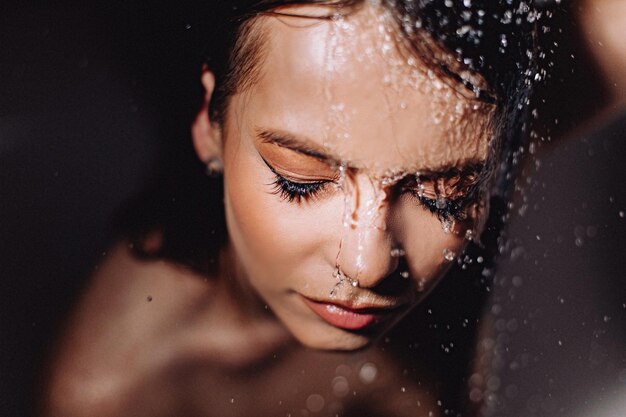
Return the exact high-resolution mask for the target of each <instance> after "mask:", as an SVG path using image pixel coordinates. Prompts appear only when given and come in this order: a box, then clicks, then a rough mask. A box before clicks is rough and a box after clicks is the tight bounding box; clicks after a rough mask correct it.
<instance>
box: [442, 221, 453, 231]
mask: <svg viewBox="0 0 626 417" xmlns="http://www.w3.org/2000/svg"><path fill="white" fill-rule="evenodd" d="M441 227H442V228H443V232H444V233H445V234H449V233H450V232H452V229H454V220H452V219H443V220H442V221H441Z"/></svg>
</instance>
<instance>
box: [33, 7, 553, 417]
mask: <svg viewBox="0 0 626 417" xmlns="http://www.w3.org/2000/svg"><path fill="white" fill-rule="evenodd" d="M236 3H238V4H233V3H229V4H228V6H217V7H218V8H219V7H222V8H224V9H225V10H219V13H218V15H219V16H220V21H221V22H224V25H223V26H221V27H218V28H216V29H217V30H216V31H215V32H216V33H218V31H219V33H220V34H221V36H219V43H216V45H213V47H212V48H211V59H210V60H209V61H208V62H207V64H206V65H205V67H204V69H203V72H202V76H201V80H202V85H203V87H204V100H203V105H202V107H201V108H200V111H199V112H198V114H197V117H196V118H195V121H194V122H193V126H192V139H193V145H194V148H195V150H196V153H197V155H198V157H199V158H200V160H202V161H203V163H204V164H206V166H207V170H208V172H209V174H210V175H211V176H212V177H216V176H217V177H219V178H218V179H217V180H216V179H214V180H212V181H211V185H210V187H212V188H213V190H212V191H213V193H212V194H209V193H208V186H206V185H205V186H204V188H205V190H200V191H198V190H196V189H194V192H193V193H191V196H192V197H191V201H190V203H189V205H187V201H189V200H186V199H185V198H178V197H177V196H178V194H169V193H170V192H171V191H170V190H168V191H167V192H164V193H163V194H164V196H163V197H164V198H160V197H159V198H149V199H148V200H149V201H150V202H151V203H150V204H151V205H152V206H153V209H156V208H159V207H162V206H164V205H165V206H174V207H175V209H174V211H170V210H169V209H168V208H166V209H164V210H162V211H161V213H165V214H164V215H163V216H162V217H156V218H152V217H150V216H148V215H146V212H145V211H144V210H136V211H135V213H139V214H135V217H133V216H130V217H129V218H128V220H127V221H126V223H125V224H126V227H125V229H124V230H125V235H124V239H122V240H121V241H120V242H119V243H118V244H117V245H116V246H115V247H114V248H112V250H111V251H109V253H108V255H107V258H106V259H105V261H104V262H103V264H102V265H100V266H99V268H98V270H97V272H96V273H95V274H94V276H93V278H92V281H91V284H90V285H89V287H88V288H87V290H86V293H85V294H84V296H83V297H82V299H81V301H80V302H79V304H78V306H77V308H76V312H75V314H74V315H73V317H72V319H71V320H70V322H69V324H68V327H67V330H66V332H65V334H64V335H63V336H62V338H61V341H60V344H59V348H58V350H57V352H56V354H55V355H54V357H53V360H52V362H51V367H50V376H49V378H48V382H47V385H46V387H47V389H46V396H45V399H44V401H43V405H42V410H43V413H44V414H47V415H59V416H61V415H62V416H71V415H83V414H85V415H93V414H94V410H97V413H98V415H116V416H118V415H276V414H284V415H300V414H302V415H306V414H308V413H313V414H315V413H317V414H318V415H336V414H341V415H350V414H355V415H420V414H421V415H444V414H450V413H457V412H459V410H460V408H459V407H460V405H459V404H456V403H453V401H454V400H456V402H457V403H463V402H464V399H465V398H466V396H465V395H464V394H463V395H462V396H460V397H459V396H458V392H459V388H460V387H459V385H466V383H465V380H464V379H462V377H461V376H463V375H465V374H466V373H467V371H468V365H467V362H468V360H467V359H468V355H469V354H470V353H471V352H472V350H473V349H472V340H473V338H471V337H470V336H468V337H466V338H464V339H461V343H462V344H464V345H465V346H461V347H459V346H456V347H455V345H454V341H455V340H456V339H447V341H445V342H443V341H444V340H445V339H446V338H448V336H449V335H447V336H443V337H441V336H440V338H441V343H439V341H437V342H435V341H434V340H432V339H431V340H429V341H425V340H421V339H419V338H417V339H416V338H415V337H414V336H415V335H414V334H412V333H413V332H415V326H413V330H411V331H409V329H410V327H408V325H407V324H406V323H407V322H409V323H414V322H412V321H410V320H408V319H407V320H405V324H404V325H403V327H402V328H401V331H400V332H396V333H395V335H394V334H389V333H387V332H388V331H389V329H390V328H391V327H393V326H394V325H395V324H397V323H398V322H399V321H400V319H402V318H403V317H404V316H406V315H407V314H408V313H409V312H410V311H411V310H412V308H413V307H415V306H416V305H417V303H418V302H419V301H420V300H422V299H423V298H424V297H425V295H426V294H427V293H429V292H430V291H431V290H432V289H433V288H434V286H435V284H436V283H438V282H439V281H441V279H442V278H443V277H444V275H446V276H448V278H449V277H450V276H451V275H455V276H456V277H464V278H465V280H464V282H452V284H449V285H448V287H449V288H450V287H452V288H455V289H456V290H457V291H458V290H459V289H462V291H468V289H471V288H476V287H475V283H476V282H479V280H480V279H481V278H482V276H481V275H480V274H479V273H480V272H481V271H482V272H483V275H488V271H483V266H484V265H485V264H486V263H487V262H488V260H489V259H488V255H489V250H483V249H481V248H480V245H479V243H481V238H480V236H481V235H483V240H482V242H483V243H487V244H488V243H489V236H490V235H493V232H494V226H493V225H494V224H497V223H498V220H499V219H500V218H501V213H498V212H497V210H492V211H491V217H492V222H491V223H490V226H487V225H488V216H489V211H490V210H489V208H490V207H489V206H490V204H489V203H490V201H492V202H498V201H501V200H502V198H503V197H505V194H506V190H507V189H508V184H509V183H510V182H511V178H512V165H513V164H514V163H515V161H516V160H517V158H518V157H519V155H518V153H519V151H518V149H519V147H520V140H521V139H522V137H523V130H524V129H523V126H524V125H523V122H524V115H525V113H526V103H527V97H528V94H529V90H530V85H531V83H530V80H531V79H534V78H537V77H540V75H541V74H539V73H537V71H536V69H535V67H534V61H533V57H534V53H535V52H536V49H535V46H534V38H533V36H534V31H533V27H534V26H535V24H536V20H537V19H538V18H539V17H540V14H539V13H537V12H536V11H535V10H534V9H532V8H530V7H529V6H528V5H527V4H526V3H525V2H518V1H506V2H497V3H496V2H493V1H490V0H489V1H487V0H486V1H482V2H478V1H473V2H469V1H467V2H463V4H460V3H459V4H456V3H453V2H433V1H419V2H413V1H405V2H369V1H368V2H366V1H333V2H323V1H322V2H320V1H309V2H306V1H302V2H292V1H284V2H281V1H275V2H243V1H242V2H236ZM512 3H513V4H512ZM212 39H214V40H215V39H218V36H213V37H212ZM178 168H179V169H180V167H178ZM194 181H195V180H194ZM173 184H174V188H178V189H179V190H180V189H185V190H188V189H191V186H190V185H189V183H187V182H184V183H183V182H181V179H180V177H179V178H177V179H176V181H174V182H173ZM222 187H223V191H222ZM222 192H223V206H221V205H220V204H221V203H222V198H221V196H220V195H219V194H217V193H222ZM197 193H205V194H207V195H209V196H210V199H211V201H212V203H211V205H209V204H207V205H206V206H204V207H201V210H200V212H205V213H208V215H209V216H210V217H211V218H210V219H209V221H206V219H204V222H205V225H204V227H200V226H199V224H200V223H202V222H203V220H201V219H202V218H201V217H189V216H182V215H181V212H180V211H178V212H177V211H176V210H178V207H180V206H184V210H185V212H189V211H192V210H193V209H192V208H190V207H192V206H194V205H196V204H198V203H197V201H199V200H200V199H201V196H200V195H199V194H197ZM188 195H189V194H188ZM193 200H195V201H193ZM159 205H160V206H159ZM201 206H202V204H201ZM157 212H158V210H157ZM205 216H206V215H205ZM181 217H182V218H181ZM196 226H198V227H196ZM224 227H225V228H226V230H227V231H225V230H224ZM205 240H206V241H205ZM468 245H469V246H468ZM488 246H489V245H488ZM491 246H492V245H491ZM452 266H454V268H452V269H451V267H452ZM477 275H478V276H477ZM447 281H450V279H448V280H447ZM444 288H445V287H444ZM478 288H479V290H474V292H475V293H476V294H478V297H476V298H473V297H467V298H468V299H465V300H463V299H461V300H454V303H457V302H458V303H459V306H456V307H459V308H458V309H457V311H456V312H455V313H451V314H457V313H459V312H460V314H461V316H460V317H459V322H458V323H457V325H458V327H459V329H452V328H451V327H450V325H448V328H447V330H446V329H442V328H438V327H437V323H433V322H429V321H428V320H427V319H424V320H423V323H425V324H423V326H424V328H428V329H430V331H431V332H432V333H427V334H436V333H439V334H440V333H441V332H442V331H443V332H444V333H445V332H446V331H450V334H452V333H454V332H455V331H459V332H460V333H461V334H464V335H466V336H467V335H471V334H473V330H474V329H475V327H476V323H475V320H474V316H473V315H472V312H473V313H476V311H477V310H479V305H480V299H481V297H483V296H484V293H485V290H484V287H478ZM452 293H454V292H452ZM443 294H444V295H440V296H439V299H438V304H437V305H436V307H433V308H439V306H440V305H441V304H443V308H442V310H443V311H445V309H446V305H447V307H450V306H449V304H450V303H451V302H450V301H451V300H450V299H446V298H445V294H446V293H445V292H444V293H443ZM448 294H450V293H448ZM466 294H468V295H471V293H470V292H467V293H466ZM477 300H478V301H477ZM468 306H469V307H471V309H470V310H465V309H464V308H465V307H468ZM427 311H430V309H428V310H427ZM452 311H454V309H453V310H452ZM440 317H441V316H440ZM451 317H452V316H451ZM461 317H462V318H463V319H462V320H461ZM426 324H427V325H426ZM461 328H469V329H471V330H470V331H466V330H463V329H461ZM386 334H389V337H388V338H386V339H382V338H381V336H383V335H386ZM422 336H423V335H422ZM416 340H419V342H418V341H416ZM451 340H452V341H451ZM424 342H426V343H427V344H428V343H429V342H430V343H431V344H432V345H431V346H427V347H426V348H425V350H423V351H419V350H417V348H418V345H420V344H423V343H424ZM435 344H436V346H435ZM311 348H313V349H311ZM435 350H437V351H438V353H434V352H435ZM357 351H358V352H357ZM451 351H454V352H460V353H457V354H456V355H455V354H452V356H451V357H453V358H454V360H450V359H449V358H447V359H441V358H438V357H437V355H438V354H441V352H443V354H444V355H446V354H448V353H450V352H451ZM416 352H420V353H419V354H423V353H424V352H430V354H429V355H428V356H426V357H424V356H422V357H419V358H418V357H416V356H417V354H418V353H416ZM446 360H447V361H451V362H455V361H456V362H455V363H454V364H452V365H450V369H455V370H456V372H457V373H452V374H450V375H442V374H441V370H442V369H445V368H440V369H437V367H438V364H440V363H445V362H446ZM409 362H410V363H412V364H411V365H410V366H408V365H407V363H409ZM457 376H459V377H458V378H457ZM476 382H477V379H476V378H474V379H473V383H476ZM464 388H466V387H464ZM459 398H460V399H459ZM451 399H452V400H451ZM473 399H474V400H476V402H479V401H480V398H477V397H476V396H474V397H473Z"/></svg>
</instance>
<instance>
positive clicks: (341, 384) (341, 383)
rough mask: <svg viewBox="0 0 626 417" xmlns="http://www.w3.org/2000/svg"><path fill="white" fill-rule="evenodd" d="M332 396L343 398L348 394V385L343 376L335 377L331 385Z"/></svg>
mask: <svg viewBox="0 0 626 417" xmlns="http://www.w3.org/2000/svg"><path fill="white" fill-rule="evenodd" d="M331 386H332V389H333V394H335V396H336V397H345V396H346V395H348V393H349V392H350V384H349V383H348V379H347V378H346V377H344V376H336V377H335V378H333V382H332V383H331Z"/></svg>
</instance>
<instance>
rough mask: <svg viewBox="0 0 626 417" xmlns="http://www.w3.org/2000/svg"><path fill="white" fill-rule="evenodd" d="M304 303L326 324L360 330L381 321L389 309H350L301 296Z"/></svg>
mask: <svg viewBox="0 0 626 417" xmlns="http://www.w3.org/2000/svg"><path fill="white" fill-rule="evenodd" d="M302 299H303V300H304V302H305V304H306V305H307V306H308V307H309V308H310V309H311V310H313V312H314V313H315V314H317V315H318V316H319V317H321V318H322V319H324V320H325V321H326V322H327V323H328V324H330V325H332V326H335V327H339V328H341V329H346V330H360V329H364V328H365V327H368V326H370V325H372V324H374V323H377V322H379V321H381V320H382V319H383V318H384V317H385V316H386V315H387V314H389V313H390V312H391V309H383V308H361V309H352V308H348V307H345V306H343V305H338V304H333V303H327V302H323V301H314V300H311V299H309V298H307V297H303V298H302Z"/></svg>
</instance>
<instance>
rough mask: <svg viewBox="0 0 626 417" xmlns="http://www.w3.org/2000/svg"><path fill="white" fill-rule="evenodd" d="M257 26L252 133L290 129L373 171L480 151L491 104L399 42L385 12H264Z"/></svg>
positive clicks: (249, 94)
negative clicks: (460, 88)
mask: <svg viewBox="0 0 626 417" xmlns="http://www.w3.org/2000/svg"><path fill="white" fill-rule="evenodd" d="M290 9H294V10H293V11H294V12H296V13H302V14H315V13H317V14H320V9H324V8H322V7H307V8H306V9H305V8H290ZM289 11H290V12H291V11H292V10H289ZM323 11H324V12H326V13H327V12H328V10H327V9H325V10H323ZM259 30H262V31H264V34H265V35H266V36H267V43H266V45H265V49H264V51H263V58H262V62H261V63H260V65H261V68H260V77H259V79H258V82H257V83H255V85H254V86H253V87H251V88H250V89H249V90H247V91H246V92H245V93H243V94H242V95H243V97H240V98H244V99H243V100H240V102H241V103H245V112H242V114H243V115H244V119H245V123H246V126H247V128H248V130H249V131H250V132H251V131H252V130H254V129H259V128H270V129H279V130H282V131H288V132H291V133H293V134H295V135H298V136H303V137H306V138H309V139H310V140H311V141H314V142H316V143H317V144H319V145H322V146H324V147H325V148H326V149H328V152H329V153H330V154H332V155H336V156H337V157H338V158H340V159H341V160H342V161H343V162H346V163H350V164H353V165H355V166H362V167H367V168H371V169H395V168H398V167H414V166H416V167H437V166H440V165H444V164H447V165H449V164H450V163H455V162H456V161H459V162H461V161H466V160H482V159H484V158H485V157H486V153H487V147H488V139H489V136H490V132H489V121H490V111H489V108H487V107H485V105H482V104H477V103H476V102H474V101H471V100H468V99H467V98H465V97H462V96H461V95H460V94H459V93H458V92H457V91H456V89H455V88H454V87H451V86H449V85H448V84H446V82H444V81H442V80H441V79H439V78H438V77H437V76H435V75H434V74H433V73H432V72H431V71H429V70H428V69H427V68H426V67H425V66H424V65H423V64H422V63H421V61H419V60H418V59H416V58H415V57H414V56H412V55H411V54H409V53H408V52H406V51H405V50H403V48H402V47H399V45H398V42H397V36H396V30H395V28H394V24H393V21H392V18H391V17H390V16H388V15H387V14H386V13H385V12H384V11H383V10H381V9H378V8H374V7H371V6H365V7H363V8H362V9H360V10H359V11H357V12H355V13H354V14H351V15H349V16H347V17H344V18H340V19H336V20H320V19H307V18H303V17H287V16H268V17H264V18H263V21H262V23H261V24H260V25H259Z"/></svg>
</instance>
